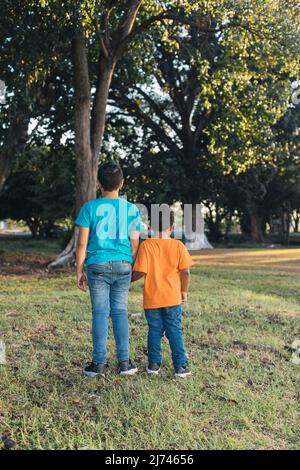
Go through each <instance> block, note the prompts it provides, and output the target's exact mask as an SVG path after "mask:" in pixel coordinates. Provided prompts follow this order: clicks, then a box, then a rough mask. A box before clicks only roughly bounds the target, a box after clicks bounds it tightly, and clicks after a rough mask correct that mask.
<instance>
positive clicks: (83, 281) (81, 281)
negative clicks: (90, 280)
mask: <svg viewBox="0 0 300 470" xmlns="http://www.w3.org/2000/svg"><path fill="white" fill-rule="evenodd" d="M86 286H87V277H86V275H85V274H84V273H77V287H78V289H80V290H83V291H84V292H86Z"/></svg>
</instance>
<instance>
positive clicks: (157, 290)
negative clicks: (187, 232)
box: [133, 238, 193, 308]
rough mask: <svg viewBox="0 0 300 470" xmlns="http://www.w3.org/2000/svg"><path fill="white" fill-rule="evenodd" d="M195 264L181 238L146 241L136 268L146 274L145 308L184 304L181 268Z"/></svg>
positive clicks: (140, 249) (139, 253)
mask: <svg viewBox="0 0 300 470" xmlns="http://www.w3.org/2000/svg"><path fill="white" fill-rule="evenodd" d="M192 264H193V263H192V258H191V256H190V255H189V252H188V251H187V249H186V247H185V246H184V244H183V243H182V242H181V241H180V240H175V239H173V238H149V239H147V240H145V241H144V242H142V243H141V246H140V248H139V252H138V255H137V258H136V261H135V264H134V268H133V270H134V271H139V272H142V273H145V275H146V276H145V283H144V308H161V307H172V306H174V305H179V304H181V283H180V275H179V271H180V270H182V269H187V268H189V267H190V266H191V265H192Z"/></svg>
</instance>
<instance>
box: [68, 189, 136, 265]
mask: <svg viewBox="0 0 300 470" xmlns="http://www.w3.org/2000/svg"><path fill="white" fill-rule="evenodd" d="M76 224H78V225H80V226H82V227H86V228H89V229H90V234H89V242H88V247H87V265H90V264H96V263H105V262H108V261H128V262H129V263H131V262H132V253H131V245H130V234H129V232H130V231H134V230H139V229H140V215H139V211H138V209H137V207H136V206H135V205H134V204H131V203H130V202H128V201H126V200H125V199H121V198H114V199H113V198H107V197H104V198H101V199H94V200H92V201H89V202H87V203H86V204H84V205H83V207H82V209H81V211H80V214H79V215H78V217H77V220H76Z"/></svg>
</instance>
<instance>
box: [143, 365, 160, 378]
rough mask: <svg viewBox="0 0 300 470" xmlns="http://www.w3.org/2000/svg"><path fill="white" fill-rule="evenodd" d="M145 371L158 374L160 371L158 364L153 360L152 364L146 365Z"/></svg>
mask: <svg viewBox="0 0 300 470" xmlns="http://www.w3.org/2000/svg"><path fill="white" fill-rule="evenodd" d="M146 371H147V372H148V374H155V375H158V374H159V372H160V365H159V364H157V362H153V363H152V364H148V367H146Z"/></svg>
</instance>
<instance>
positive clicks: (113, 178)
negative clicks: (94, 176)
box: [98, 162, 124, 191]
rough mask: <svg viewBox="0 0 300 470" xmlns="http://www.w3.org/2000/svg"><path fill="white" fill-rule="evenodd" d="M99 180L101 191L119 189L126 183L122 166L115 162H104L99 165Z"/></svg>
mask: <svg viewBox="0 0 300 470" xmlns="http://www.w3.org/2000/svg"><path fill="white" fill-rule="evenodd" d="M98 181H99V184H100V188H101V191H118V190H119V189H121V188H122V186H123V183H124V177H123V171H122V168H121V167H120V166H119V165H118V164H117V163H115V162H107V163H103V164H102V165H100V166H99V170H98Z"/></svg>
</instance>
